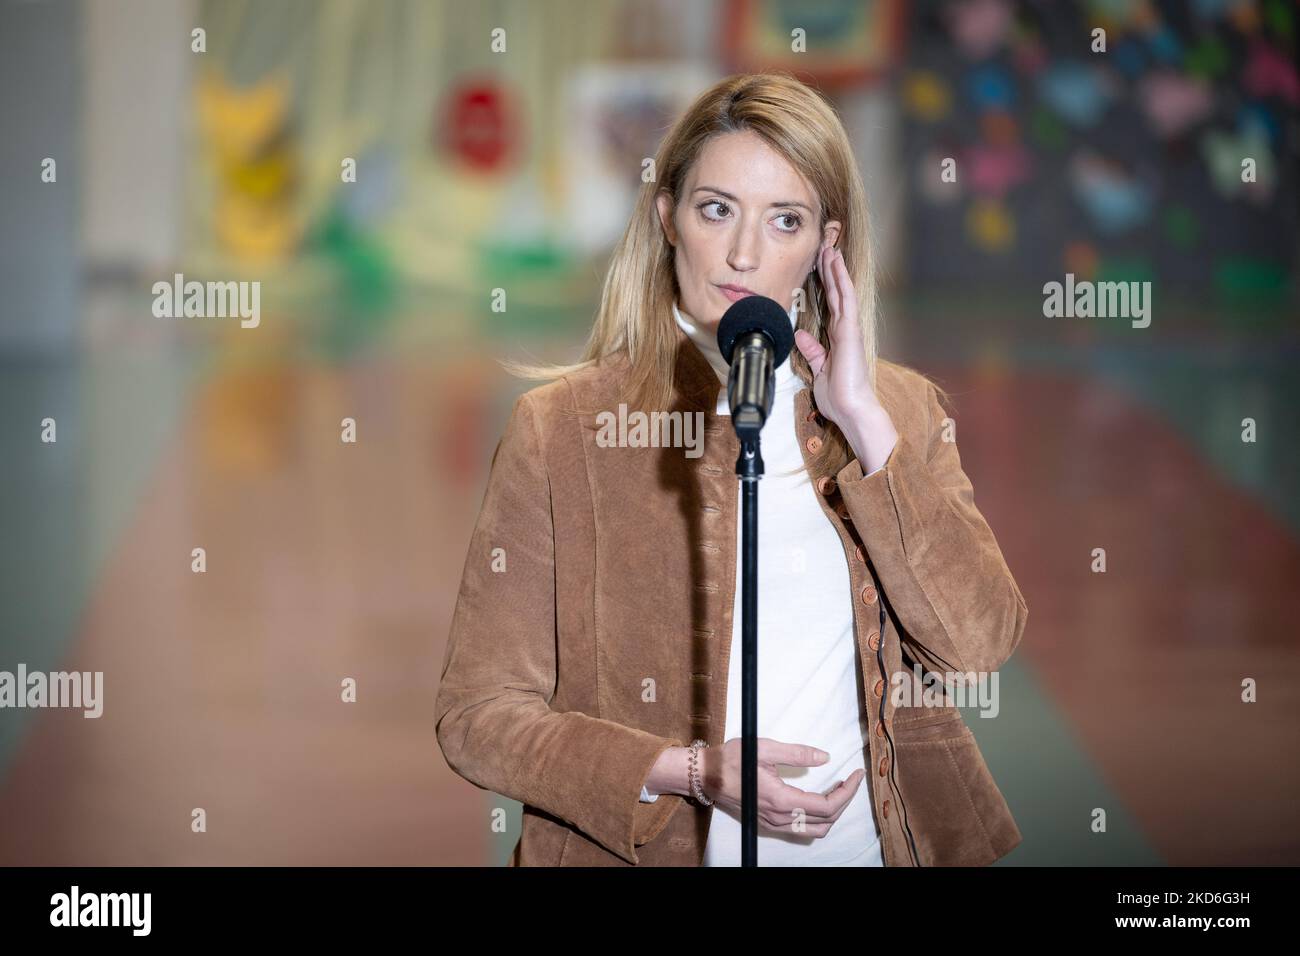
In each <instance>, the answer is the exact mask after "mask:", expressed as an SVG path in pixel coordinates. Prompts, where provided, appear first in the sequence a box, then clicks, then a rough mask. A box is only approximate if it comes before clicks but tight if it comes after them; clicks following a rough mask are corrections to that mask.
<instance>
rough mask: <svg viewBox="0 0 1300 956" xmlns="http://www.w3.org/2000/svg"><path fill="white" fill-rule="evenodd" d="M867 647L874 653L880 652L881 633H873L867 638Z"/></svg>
mask: <svg viewBox="0 0 1300 956" xmlns="http://www.w3.org/2000/svg"><path fill="white" fill-rule="evenodd" d="M867 647H869V648H871V649H872V650H873V651H878V650H880V632H879V631H872V632H871V636H870V637H868V638H867Z"/></svg>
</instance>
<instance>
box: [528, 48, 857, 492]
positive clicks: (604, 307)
mask: <svg viewBox="0 0 1300 956" xmlns="http://www.w3.org/2000/svg"><path fill="white" fill-rule="evenodd" d="M743 131H752V132H754V133H756V134H758V135H759V136H760V137H762V139H763V140H764V141H765V142H766V143H767V145H769V146H770V147H771V148H772V149H774V150H775V151H776V152H777V153H779V154H780V155H781V156H783V157H784V158H785V159H786V161H787V162H789V163H790V164H791V165H792V166H793V167H794V168H795V169H796V170H797V171H798V172H799V173H800V174H801V175H802V176H803V177H804V178H805V179H806V180H807V182H808V183H809V184H810V185H811V186H812V188H813V190H814V192H815V194H816V196H817V198H818V200H819V201H820V205H821V218H820V221H819V222H818V224H817V235H818V242H819V244H820V242H821V237H822V227H823V226H824V225H825V224H826V223H827V222H828V221H830V220H838V222H839V223H840V233H839V238H838V239H837V240H836V247H837V248H838V249H839V250H840V252H841V254H842V255H843V257H844V264H845V266H846V268H847V269H848V272H849V277H850V278H851V279H852V281H853V287H854V290H855V291H856V293H857V300H858V315H857V316H856V318H857V321H858V324H859V326H860V327H861V329H862V343H863V349H864V352H865V357H866V361H867V374H868V377H869V381H870V382H871V384H872V386H873V387H874V385H875V381H876V358H877V325H878V312H879V304H878V299H877V292H876V264H875V257H874V255H873V254H872V248H871V234H870V225H869V221H868V214H867V199H866V191H865V189H864V188H863V185H862V178H861V176H860V175H859V173H858V167H857V162H856V160H855V158H854V155H853V150H852V147H851V146H850V144H849V139H848V135H847V134H846V133H845V131H844V126H843V124H842V123H841V122H840V119H839V116H838V115H837V114H836V112H835V110H834V108H833V107H832V106H831V104H830V103H829V102H827V100H826V99H824V98H823V97H822V95H821V94H820V93H819V92H817V91H815V90H813V89H811V88H810V87H808V86H806V85H805V84H804V83H802V82H800V81H799V80H798V79H796V78H794V77H793V76H791V75H789V74H786V73H783V72H777V73H757V74H738V75H735V76H731V77H728V78H726V79H724V80H722V81H721V82H719V83H717V84H715V85H714V86H712V87H711V88H709V89H708V90H706V91H704V92H703V93H702V94H700V95H699V96H698V97H697V98H696V99H695V101H694V102H693V103H692V104H691V105H690V107H689V108H688V109H687V110H686V111H685V113H684V114H683V115H682V116H681V117H680V118H679V119H678V120H677V122H676V123H675V124H674V125H673V127H672V129H671V130H670V131H669V132H668V134H667V135H666V136H665V137H664V139H663V141H662V142H661V143H660V145H659V149H658V152H657V154H656V155H655V158H654V169H655V173H656V179H655V180H654V181H651V182H649V183H645V184H644V185H643V186H642V188H641V191H640V193H639V194H638V195H637V199H636V205H635V208H634V209H633V211H632V216H631V219H630V220H629V222H628V225H627V229H626V230H625V231H624V232H623V237H622V239H620V240H619V243H618V246H617V247H616V248H615V249H614V253H613V257H612V258H611V260H610V264H609V269H608V271H607V273H606V275H605V283H604V288H603V290H602V292H601V297H600V306H599V308H598V310H597V312H596V320H595V324H594V325H593V326H592V329H591V335H590V337H589V338H588V340H587V345H586V348H585V350H584V351H583V354H582V358H581V359H580V360H579V361H578V362H576V363H574V364H572V365H544V366H543V365H526V364H522V363H517V362H503V363H502V364H503V366H504V367H505V368H506V370H507V371H508V372H510V373H511V374H513V375H517V376H519V377H522V378H531V379H555V378H560V377H562V376H564V375H568V374H571V373H573V372H576V371H579V370H581V369H584V368H587V367H589V366H591V365H593V364H596V363H599V362H601V361H603V360H605V359H606V358H607V357H611V356H614V355H617V354H619V353H624V354H626V357H627V359H628V362H629V370H628V374H627V376H626V378H625V379H624V381H623V384H622V392H623V397H622V400H623V401H626V402H627V404H628V408H629V409H633V408H636V409H643V410H648V409H664V408H666V407H667V406H668V403H669V402H670V401H671V398H672V387H673V372H674V368H675V365H676V329H675V328H674V323H673V318H672V306H673V303H674V301H676V300H677V298H678V295H679V290H678V287H677V276H676V272H675V270H674V267H673V252H674V250H673V247H672V245H671V244H670V243H669V242H668V237H667V236H666V235H665V234H664V230H663V224H662V222H661V221H660V219H659V215H658V211H657V208H656V204H655V199H656V196H657V195H658V194H659V192H660V191H661V190H666V191H667V192H668V194H669V195H670V196H671V197H672V200H673V206H674V208H676V206H677V204H678V203H679V202H680V200H681V198H682V197H681V190H682V188H683V187H684V185H685V182H686V177H687V173H688V172H689V171H690V169H691V166H692V164H694V162H695V161H696V159H697V158H698V157H699V155H700V153H701V151H702V150H703V148H704V146H705V144H706V143H707V142H709V140H711V139H712V138H713V137H715V136H718V135H720V134H724V133H734V132H743ZM802 292H803V303H804V306H805V307H804V308H803V309H802V310H801V311H800V313H799V317H798V326H797V327H798V328H801V329H805V330H806V331H807V332H808V333H809V334H811V335H812V336H813V337H814V338H816V339H817V340H818V341H819V342H821V344H822V346H823V347H827V348H828V347H829V341H828V338H827V333H826V328H825V322H826V321H827V320H829V313H828V312H827V311H826V302H827V300H826V297H825V292H824V289H823V286H822V280H821V273H820V272H819V271H814V272H813V273H812V274H811V275H809V276H808V277H807V278H806V279H805V280H804V284H803V289H802ZM790 362H791V364H792V367H793V369H794V371H795V374H796V375H798V376H799V378H800V379H801V380H802V381H803V382H804V383H805V384H806V385H809V386H811V384H812V379H813V376H812V370H811V369H810V368H809V366H808V362H807V360H806V359H805V358H804V357H803V354H802V353H801V352H800V351H799V349H798V348H797V347H796V348H794V350H793V351H791V353H790ZM852 458H853V451H852V449H851V448H850V446H849V443H848V441H847V440H846V439H845V438H844V435H843V434H842V433H841V432H840V430H839V429H838V428H836V427H835V425H834V423H833V422H831V421H829V420H828V421H827V422H826V429H825V440H824V441H823V444H822V448H821V450H820V451H819V452H818V453H817V454H816V455H814V456H813V462H812V463H811V465H810V467H809V472H810V474H827V473H834V472H835V471H837V470H838V469H839V468H840V467H842V466H843V465H844V464H846V463H847V462H848V461H849V460H851V459H852Z"/></svg>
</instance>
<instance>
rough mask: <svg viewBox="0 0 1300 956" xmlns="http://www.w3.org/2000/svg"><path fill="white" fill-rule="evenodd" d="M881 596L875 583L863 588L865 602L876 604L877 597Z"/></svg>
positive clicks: (863, 601)
mask: <svg viewBox="0 0 1300 956" xmlns="http://www.w3.org/2000/svg"><path fill="white" fill-rule="evenodd" d="M879 596H880V595H879V594H878V593H877V592H876V588H875V585H872V584H868V585H867V586H866V587H865V588H863V589H862V603H863V604H875V603H876V598H878V597H879Z"/></svg>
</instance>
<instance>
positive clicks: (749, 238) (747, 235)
mask: <svg viewBox="0 0 1300 956" xmlns="http://www.w3.org/2000/svg"><path fill="white" fill-rule="evenodd" d="M758 244H759V235H758V231H757V229H751V228H749V227H748V226H744V225H741V226H737V227H736V230H735V232H734V233H733V234H732V239H731V251H730V253H729V254H728V255H727V265H729V266H731V268H732V269H734V270H736V271H737V272H750V271H752V270H753V269H756V268H757V267H758Z"/></svg>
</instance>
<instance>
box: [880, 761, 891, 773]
mask: <svg viewBox="0 0 1300 956" xmlns="http://www.w3.org/2000/svg"><path fill="white" fill-rule="evenodd" d="M888 769H889V758H888V757H881V758H880V775H881V776H882V777H883V776H884V775H885V771H886V770H888Z"/></svg>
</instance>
